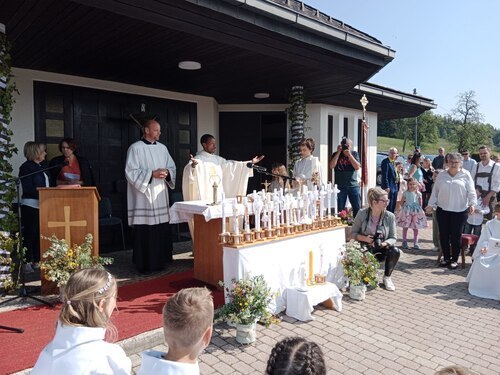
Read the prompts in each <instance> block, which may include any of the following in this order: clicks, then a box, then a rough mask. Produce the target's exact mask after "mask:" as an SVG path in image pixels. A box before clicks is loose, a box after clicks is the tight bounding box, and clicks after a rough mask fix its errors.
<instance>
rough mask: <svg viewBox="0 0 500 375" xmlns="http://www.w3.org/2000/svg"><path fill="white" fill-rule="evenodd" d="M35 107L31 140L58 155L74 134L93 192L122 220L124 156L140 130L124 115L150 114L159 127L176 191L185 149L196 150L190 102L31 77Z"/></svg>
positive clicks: (124, 213) (179, 188)
mask: <svg viewBox="0 0 500 375" xmlns="http://www.w3.org/2000/svg"><path fill="white" fill-rule="evenodd" d="M35 108H36V111H35V129H36V131H35V134H36V140H37V141H39V142H43V143H46V144H47V146H48V157H49V158H51V157H54V156H57V155H59V150H58V149H57V144H58V142H59V141H60V139H61V138H63V137H73V138H75V140H76V141H77V142H78V144H79V149H80V150H79V153H80V154H81V155H82V156H84V157H86V158H87V159H89V161H90V163H91V165H92V168H93V172H94V176H95V179H96V184H97V187H98V189H99V193H100V194H101V195H102V196H108V197H109V198H110V201H111V205H112V210H113V216H117V217H120V218H121V219H122V220H123V222H124V223H126V222H127V182H126V180H125V174H124V170H125V160H126V155H127V150H128V147H129V146H130V144H132V143H133V142H135V141H137V140H139V139H140V138H141V130H140V128H139V126H138V125H137V124H135V122H134V121H133V120H132V119H131V117H130V114H133V115H134V116H135V117H136V118H137V117H142V118H145V117H148V116H151V115H155V116H156V118H157V119H158V121H159V122H160V124H161V126H162V134H161V138H160V141H161V142H162V143H164V144H165V145H166V146H167V147H168V149H169V152H170V154H171V155H172V157H173V159H174V161H175V163H176V167H177V176H176V188H175V191H174V192H176V193H177V194H180V192H181V191H182V185H181V182H182V170H183V168H184V166H185V165H186V163H187V162H188V160H189V153H190V150H191V149H196V132H197V129H196V126H197V124H196V104H194V103H186V102H178V101H174V100H165V99H159V98H151V97H145V96H139V95H130V94H122V93H115V92H107V91H102V90H94V89H87V88H81V87H73V86H66V85H57V84H50V83H41V82H37V83H35ZM177 199H180V198H177ZM125 228H128V226H127V225H125ZM105 236H106V234H104V233H103V236H102V237H103V238H104V239H105ZM115 237H116V236H115ZM117 238H118V239H119V236H118V237H117ZM119 242H120V241H118V243H119Z"/></svg>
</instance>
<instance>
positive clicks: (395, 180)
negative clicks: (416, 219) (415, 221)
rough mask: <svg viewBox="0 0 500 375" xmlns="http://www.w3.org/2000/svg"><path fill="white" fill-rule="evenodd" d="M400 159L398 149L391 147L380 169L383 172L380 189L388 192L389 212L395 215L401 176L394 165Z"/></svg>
mask: <svg viewBox="0 0 500 375" xmlns="http://www.w3.org/2000/svg"><path fill="white" fill-rule="evenodd" d="M397 158H398V149H397V148H396V147H391V148H390V149H389V155H388V156H387V158H385V159H384V160H382V163H381V165H380V168H381V170H382V183H381V184H380V187H381V188H382V189H384V190H385V191H387V198H388V199H389V204H388V206H387V210H389V211H390V212H392V213H394V210H395V209H396V202H397V199H398V190H399V179H400V177H402V176H399V174H398V172H397V170H396V167H395V165H394V163H395V162H396V159H397Z"/></svg>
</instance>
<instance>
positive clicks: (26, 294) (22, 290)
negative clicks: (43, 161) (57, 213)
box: [0, 163, 66, 333]
mask: <svg viewBox="0 0 500 375" xmlns="http://www.w3.org/2000/svg"><path fill="white" fill-rule="evenodd" d="M64 165H66V164H64V163H63V164H57V165H53V166H51V167H47V168H42V169H40V170H38V171H35V172H32V173H28V174H25V175H23V176H19V177H16V178H13V179H11V180H10V181H11V182H12V181H14V182H15V183H16V192H17V224H18V226H19V243H18V249H20V250H22V249H23V226H22V219H21V192H20V185H21V180H22V179H23V178H26V177H29V176H32V175H34V174H37V173H43V172H45V171H48V170H50V169H54V168H60V167H62V166H64ZM38 250H39V251H40V249H38ZM20 253H21V251H19V252H18V255H19V268H20V270H21V272H20V274H21V287H20V289H19V294H18V295H17V296H15V297H12V298H9V299H8V300H6V301H3V302H1V303H0V306H1V305H3V304H6V303H9V302H11V301H15V300H17V299H19V298H31V299H33V300H35V301H37V302H40V303H42V304H44V305H47V306H49V307H54V305H53V304H52V303H50V302H47V301H44V300H42V299H40V298H38V297H34V296H32V295H30V293H29V292H28V289H27V287H26V277H25V275H24V265H25V262H24V256H21V254H20ZM0 329H5V330H8V331H14V332H18V333H23V332H24V329H22V328H15V327H7V326H2V325H0Z"/></svg>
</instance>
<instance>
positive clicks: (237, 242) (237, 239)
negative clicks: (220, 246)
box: [229, 234, 243, 246]
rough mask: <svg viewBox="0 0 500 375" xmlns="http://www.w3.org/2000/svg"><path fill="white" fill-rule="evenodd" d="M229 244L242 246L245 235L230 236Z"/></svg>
mask: <svg viewBox="0 0 500 375" xmlns="http://www.w3.org/2000/svg"><path fill="white" fill-rule="evenodd" d="M229 242H230V243H231V245H235V246H236V245H241V244H242V243H243V235H242V234H230V235H229Z"/></svg>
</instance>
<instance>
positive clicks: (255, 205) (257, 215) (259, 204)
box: [253, 197, 262, 232]
mask: <svg viewBox="0 0 500 375" xmlns="http://www.w3.org/2000/svg"><path fill="white" fill-rule="evenodd" d="M261 210H262V201H261V200H260V197H257V198H256V199H255V200H254V201H253V211H254V213H255V230H256V231H257V232H260V211H261Z"/></svg>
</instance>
